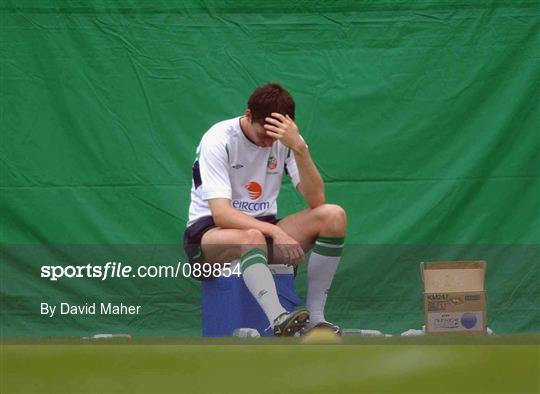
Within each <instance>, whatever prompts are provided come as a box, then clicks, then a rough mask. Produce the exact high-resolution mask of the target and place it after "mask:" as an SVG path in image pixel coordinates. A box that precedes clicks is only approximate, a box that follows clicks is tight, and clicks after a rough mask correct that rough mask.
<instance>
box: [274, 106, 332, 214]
mask: <svg viewBox="0 0 540 394" xmlns="http://www.w3.org/2000/svg"><path fill="white" fill-rule="evenodd" d="M266 122H267V123H266V124H265V126H264V127H265V129H266V130H267V131H266V133H267V134H268V135H269V136H271V137H273V138H275V139H278V140H280V141H281V143H282V144H283V145H285V146H286V147H288V148H289V149H291V151H292V152H293V154H294V159H295V160H294V161H295V162H296V167H297V168H298V174H299V178H300V182H299V183H298V184H297V186H296V187H297V189H298V191H299V192H300V193H302V195H303V196H304V199H305V200H306V202H307V203H308V205H309V207H310V208H317V207H318V206H320V205H322V204H324V201H325V198H324V183H323V180H322V177H321V174H319V171H318V170H317V167H315V163H313V160H312V158H311V155H310V154H309V150H308V147H307V145H306V143H305V142H304V140H303V139H302V137H300V132H299V131H298V126H297V125H296V123H295V122H294V121H293V120H292V119H291V118H290V117H289V115H286V116H283V115H282V114H279V113H272V118H266Z"/></svg>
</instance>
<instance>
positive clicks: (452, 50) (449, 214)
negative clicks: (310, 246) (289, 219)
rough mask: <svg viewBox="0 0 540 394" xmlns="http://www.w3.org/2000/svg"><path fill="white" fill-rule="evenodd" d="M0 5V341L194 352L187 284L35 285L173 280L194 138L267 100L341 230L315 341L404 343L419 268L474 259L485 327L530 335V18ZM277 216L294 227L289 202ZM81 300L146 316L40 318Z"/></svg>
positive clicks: (279, 5)
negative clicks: (52, 276)
mask: <svg viewBox="0 0 540 394" xmlns="http://www.w3.org/2000/svg"><path fill="white" fill-rule="evenodd" d="M0 4H1V7H0V8H1V33H0V40H1V44H0V61H1V76H0V82H1V92H2V94H1V110H0V112H1V135H2V137H1V138H2V141H1V142H2V143H1V146H0V152H1V161H0V165H1V175H2V178H1V181H2V184H1V207H2V214H1V230H2V233H1V242H2V244H3V245H2V250H3V253H2V263H1V264H2V266H1V267H2V270H1V281H2V289H1V290H2V291H1V294H2V315H1V330H2V336H5V337H13V336H32V335H41V336H42V335H50V336H55V335H57V336H67V335H86V334H91V333H95V332H128V333H131V334H134V335H198V334H199V332H200V305H199V284H198V283H197V282H195V281H192V280H188V279H175V280H171V279H169V280H165V279H161V280H129V279H128V280H116V281H110V282H99V281H96V280H91V279H72V280H67V279H66V280H63V281H58V282H50V281H48V280H45V279H42V278H40V276H39V270H40V267H41V265H43V264H48V263H51V262H52V263H54V262H57V263H60V264H72V263H74V262H84V263H90V262H93V263H99V264H103V263H104V261H103V259H114V258H118V256H122V257H121V258H127V257H126V255H129V256H130V257H131V258H133V259H135V260H137V261H138V262H139V263H141V264H148V263H151V264H159V263H160V262H162V261H166V262H167V263H168V262H170V261H174V260H175V259H176V258H177V256H176V253H177V251H178V246H179V244H180V239H181V236H182V232H183V229H184V226H185V222H186V218H187V207H188V204H189V190H190V186H191V164H192V161H193V159H194V153H195V147H196V145H197V144H198V141H199V139H200V137H201V135H202V133H203V132H204V131H206V130H207V129H208V128H209V127H210V126H211V125H212V124H213V123H215V122H217V121H219V120H223V119H226V118H230V117H233V116H236V115H239V114H241V113H242V112H243V110H244V108H245V105H246V101H247V97H248V96H249V94H250V93H251V91H252V90H253V89H254V88H255V87H256V86H258V85H260V84H262V83H264V82H268V81H276V82H280V83H282V84H283V85H285V86H286V87H287V88H288V89H289V90H290V91H291V93H292V94H293V96H294V97H295V99H296V102H297V120H298V123H299V126H300V128H301V131H302V133H303V135H304V137H305V139H306V141H307V142H308V144H309V146H310V149H311V152H312V155H313V157H314V159H315V161H316V163H317V165H318V167H319V169H320V171H321V174H322V175H323V177H324V180H325V182H326V191H327V200H328V201H329V202H333V203H338V204H341V205H342V206H343V207H344V208H345V209H346V210H347V212H348V215H349V233H348V238H347V242H348V244H349V245H351V246H349V247H348V250H347V252H346V255H345V258H344V260H343V262H342V265H341V267H340V269H339V271H338V274H337V276H336V279H335V282H334V286H333V289H332V293H331V295H330V298H329V304H328V309H327V315H328V317H329V318H330V319H332V320H334V321H336V322H337V323H341V324H343V325H345V326H348V327H364V328H366V327H367V328H376V329H380V330H383V331H387V332H388V331H389V332H400V331H401V330H405V329H407V328H411V327H416V328H418V327H419V326H421V324H422V319H423V316H422V301H421V281H420V278H419V274H418V263H419V262H420V261H421V260H422V259H431V260H437V259H445V258H451V259H461V258H473V259H486V260H488V273H487V287H488V304H489V310H488V315H489V320H490V322H489V325H490V326H491V327H492V328H493V329H494V330H495V331H498V332H527V331H539V330H540V318H539V309H538V308H539V305H540V294H539V293H540V291H539V285H538V283H539V279H540V276H539V264H540V257H539V255H540V253H539V246H538V245H539V244H540V208H539V201H540V181H539V173H540V159H539V155H540V109H539V101H540V80H539V78H540V66H539V64H540V4H539V3H538V1H537V0H532V1H435V0H430V1H410V0H409V1H339V2H324V1H321V2H310V1H298V2H291V1H264V2H263V1H204V2H193V1H133V2H131V1H118V2H113V1H92V2H88V1H70V2H50V1H13V2H10V1H2V2H1V3H0ZM280 204H281V212H280V215H285V214H287V213H291V212H293V211H295V210H298V209H301V208H303V207H304V205H303V203H302V200H301V198H300V197H299V196H298V195H297V194H296V192H295V191H294V190H293V189H292V187H291V185H290V183H289V182H287V183H286V184H285V185H284V189H283V191H282V195H281V199H280ZM297 287H298V291H299V293H300V294H301V295H303V294H304V293H305V268H303V269H302V270H300V274H299V277H298V280H297ZM102 299H103V300H118V301H136V302H139V303H142V304H144V305H145V307H144V311H145V312H144V313H143V314H141V315H140V316H138V317H125V318H113V317H111V318H105V317H97V316H96V317H92V316H86V317H73V316H71V317H57V318H47V317H45V316H40V314H39V305H40V302H58V301H62V300H70V301H73V302H79V303H81V302H90V301H96V300H97V301H99V300H102Z"/></svg>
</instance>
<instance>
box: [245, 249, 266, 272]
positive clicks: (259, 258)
mask: <svg viewBox="0 0 540 394" xmlns="http://www.w3.org/2000/svg"><path fill="white" fill-rule="evenodd" d="M267 262H268V260H267V259H266V252H265V251H264V250H262V249H258V248H255V249H251V250H250V251H249V252H247V253H245V254H244V255H243V256H242V257H241V258H240V271H241V272H244V271H245V270H246V269H247V268H248V267H251V266H252V265H254V264H266V263H267Z"/></svg>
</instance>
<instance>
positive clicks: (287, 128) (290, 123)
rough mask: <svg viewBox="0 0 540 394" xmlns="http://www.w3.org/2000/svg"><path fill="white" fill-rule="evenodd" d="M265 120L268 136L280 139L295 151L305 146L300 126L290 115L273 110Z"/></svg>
mask: <svg viewBox="0 0 540 394" xmlns="http://www.w3.org/2000/svg"><path fill="white" fill-rule="evenodd" d="M265 122H266V123H265V124H264V129H265V130H266V134H267V135H268V136H270V137H272V138H275V139H276V140H280V141H281V143H282V144H283V145H285V146H286V147H288V148H290V149H292V150H293V151H295V152H296V151H298V150H300V149H302V148H304V147H305V145H306V144H305V143H304V140H302V138H301V137H300V131H299V130H298V126H297V125H296V123H295V122H294V120H292V119H291V118H290V116H289V115H283V114H280V113H277V112H272V116H271V117H267V118H265Z"/></svg>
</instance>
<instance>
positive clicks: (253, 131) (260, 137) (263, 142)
mask: <svg viewBox="0 0 540 394" xmlns="http://www.w3.org/2000/svg"><path fill="white" fill-rule="evenodd" d="M245 117H246V118H247V122H246V123H247V127H249V128H250V135H251V137H252V139H253V142H255V144H257V145H258V146H263V147H265V148H268V147H271V146H272V144H273V143H274V142H275V141H276V140H275V139H274V138H272V137H270V136H268V135H267V134H266V130H265V129H264V126H263V125H262V124H260V123H257V122H254V121H253V119H252V118H251V112H250V110H249V109H247V110H246V113H245Z"/></svg>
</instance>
